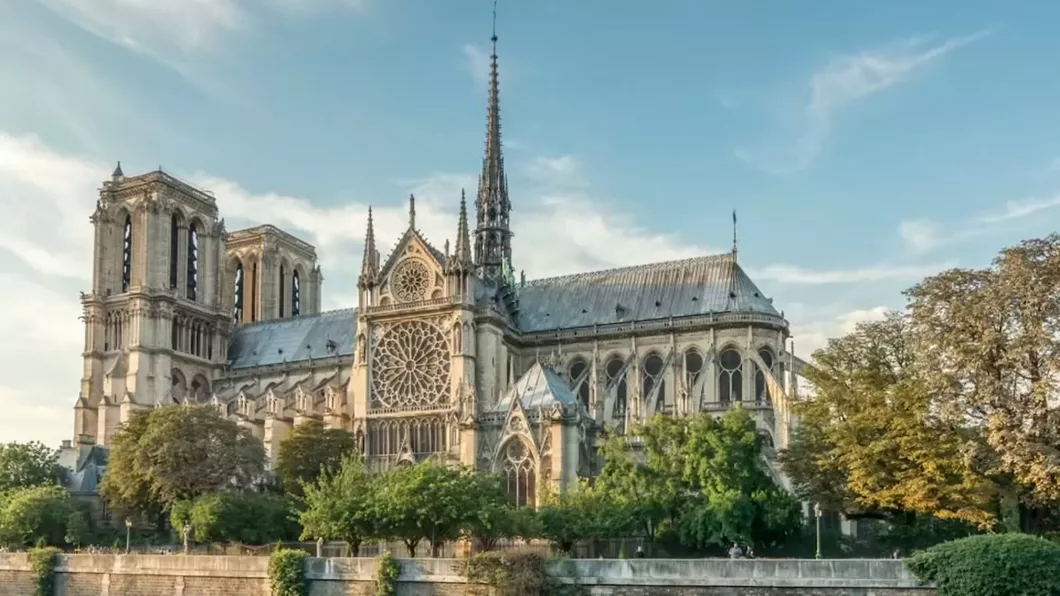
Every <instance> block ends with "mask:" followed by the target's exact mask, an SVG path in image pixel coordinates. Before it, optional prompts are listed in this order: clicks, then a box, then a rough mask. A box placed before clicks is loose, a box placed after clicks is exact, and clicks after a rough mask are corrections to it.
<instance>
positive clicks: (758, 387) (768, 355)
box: [755, 348, 773, 404]
mask: <svg viewBox="0 0 1060 596" xmlns="http://www.w3.org/2000/svg"><path fill="white" fill-rule="evenodd" d="M758 357H759V358H761V359H762V362H763V363H764V364H765V365H766V368H767V369H769V371H770V372H772V371H773V352H771V351H770V350H769V348H762V349H760V350H758ZM755 401H756V402H758V403H767V404H768V403H771V402H772V399H770V395H769V385H768V384H767V383H766V375H765V373H764V372H762V371H761V370H759V368H758V366H757V365H756V366H755Z"/></svg>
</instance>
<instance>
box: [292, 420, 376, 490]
mask: <svg viewBox="0 0 1060 596" xmlns="http://www.w3.org/2000/svg"><path fill="white" fill-rule="evenodd" d="M356 449H357V440H356V437H354V435H353V433H351V432H349V431H347V430H342V429H337V428H327V427H325V426H324V423H323V422H321V421H319V420H307V421H306V422H303V423H301V424H299V425H297V426H295V428H294V432H292V433H291V436H290V437H288V438H287V439H286V440H285V441H283V442H282V443H280V455H279V457H278V458H277V460H276V470H275V473H276V479H277V480H278V481H279V482H280V486H282V487H283V490H284V492H286V493H288V494H293V495H301V494H302V484H303V483H306V482H310V483H312V482H315V481H316V479H317V478H318V477H320V474H321V472H322V471H326V472H335V471H337V470H338V468H339V466H340V465H341V463H342V459H343V457H345V456H347V455H349V454H351V453H353V452H354V451H355V450H356Z"/></svg>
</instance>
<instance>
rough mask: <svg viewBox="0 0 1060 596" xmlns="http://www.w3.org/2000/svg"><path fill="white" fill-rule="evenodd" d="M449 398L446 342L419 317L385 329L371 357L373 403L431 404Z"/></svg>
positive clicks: (379, 405)
mask: <svg viewBox="0 0 1060 596" xmlns="http://www.w3.org/2000/svg"><path fill="white" fill-rule="evenodd" d="M448 399H449V344H448V342H447V340H446V338H445V334H444V333H442V331H441V330H440V329H438V328H437V327H435V326H434V325H431V324H429V323H424V322H422V321H409V322H406V323H398V324H397V325H394V326H392V327H390V328H388V329H385V330H384V331H383V333H382V335H381V336H380V337H379V340H378V343H377V345H376V346H375V353H374V355H373V359H372V407H376V408H396V407H402V406H432V405H437V404H441V403H445V402H446V401H448Z"/></svg>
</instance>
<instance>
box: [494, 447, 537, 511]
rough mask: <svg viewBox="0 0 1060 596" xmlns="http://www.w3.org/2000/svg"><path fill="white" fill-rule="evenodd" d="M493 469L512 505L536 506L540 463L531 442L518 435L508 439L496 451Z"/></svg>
mask: <svg viewBox="0 0 1060 596" xmlns="http://www.w3.org/2000/svg"><path fill="white" fill-rule="evenodd" d="M493 469H494V472H495V473H498V474H500V475H501V477H502V478H503V479H504V483H505V488H506V490H507V492H508V500H509V502H510V503H511V504H512V505H515V506H516V507H523V506H526V505H529V506H531V507H533V506H535V505H536V504H537V488H538V484H539V482H538V480H539V479H538V477H537V476H538V473H539V472H540V469H541V462H540V461H539V459H538V456H537V452H536V450H535V449H534V447H533V442H532V441H530V440H528V439H527V438H524V437H522V436H520V435H512V436H510V437H508V439H507V440H505V441H504V442H502V443H501V445H500V449H498V450H497V455H496V456H495V458H494V462H493Z"/></svg>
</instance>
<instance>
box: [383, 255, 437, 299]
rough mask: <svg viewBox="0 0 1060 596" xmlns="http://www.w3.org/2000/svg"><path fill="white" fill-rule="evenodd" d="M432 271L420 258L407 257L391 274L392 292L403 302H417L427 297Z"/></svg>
mask: <svg viewBox="0 0 1060 596" xmlns="http://www.w3.org/2000/svg"><path fill="white" fill-rule="evenodd" d="M431 277H432V276H431V271H430V269H429V268H428V267H427V264H426V263H424V262H423V261H422V260H420V259H405V260H404V261H401V262H400V263H398V265H397V267H394V272H393V273H391V274H390V293H391V294H393V295H394V297H395V298H397V299H398V300H400V301H401V302H416V301H418V300H423V299H424V298H426V297H427V291H428V290H430V287H431Z"/></svg>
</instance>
